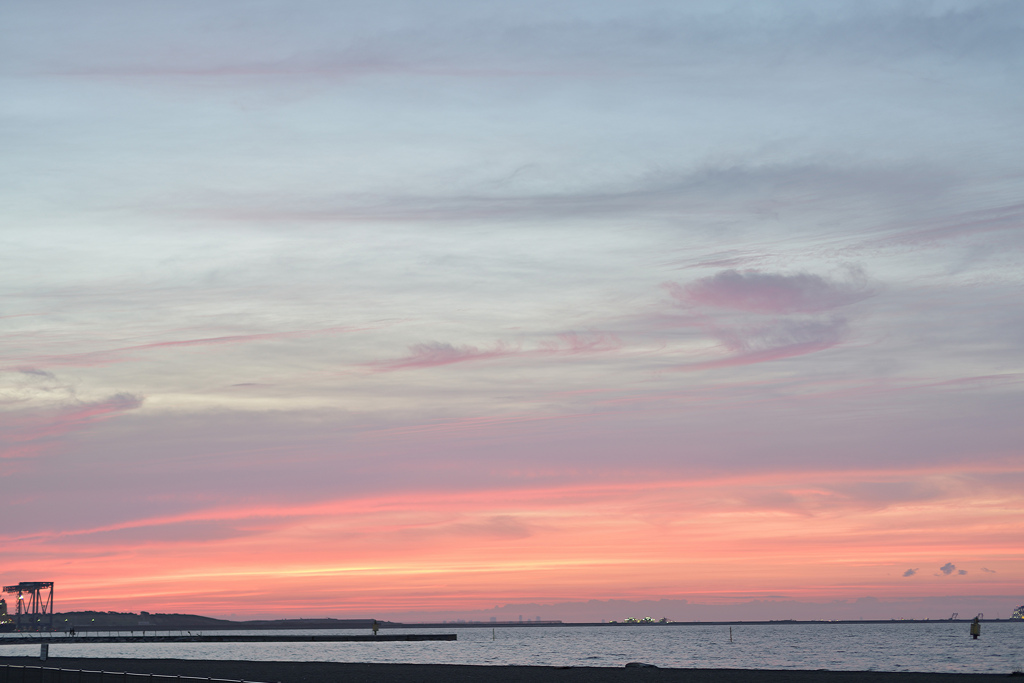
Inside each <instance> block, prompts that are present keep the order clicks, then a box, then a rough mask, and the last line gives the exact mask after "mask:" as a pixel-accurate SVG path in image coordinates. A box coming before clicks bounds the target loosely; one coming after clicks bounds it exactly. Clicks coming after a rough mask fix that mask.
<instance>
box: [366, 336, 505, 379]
mask: <svg viewBox="0 0 1024 683" xmlns="http://www.w3.org/2000/svg"><path fill="white" fill-rule="evenodd" d="M517 350H518V349H516V348H514V347H511V346H507V345H505V344H502V343H499V344H498V345H497V346H495V348H493V349H491V350H489V351H488V350H481V349H479V348H477V347H476V346H471V345H469V344H465V345H461V346H454V345H452V344H446V343H442V342H429V343H427V344H413V345H412V346H410V347H409V351H410V353H409V355H408V356H405V357H404V358H399V359H397V360H393V361H389V362H385V363H379V364H376V367H377V370H378V372H387V371H391V370H406V369H416V368H433V367H437V366H439V365H451V364H452V363H464V362H466V361H471V360H486V359H489V358H502V357H504V356H511V355H513V354H514V353H516V352H517Z"/></svg>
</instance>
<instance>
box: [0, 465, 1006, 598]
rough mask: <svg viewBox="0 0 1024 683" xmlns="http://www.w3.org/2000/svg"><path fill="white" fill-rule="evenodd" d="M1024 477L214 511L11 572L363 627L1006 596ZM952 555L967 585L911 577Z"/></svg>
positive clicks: (57, 549)
mask: <svg viewBox="0 0 1024 683" xmlns="http://www.w3.org/2000/svg"><path fill="white" fill-rule="evenodd" d="M1019 474H1020V472H1019V471H1014V472H1004V473H1002V477H1000V475H999V473H997V472H994V471H991V470H989V471H982V472H975V471H971V472H966V471H962V472H956V471H952V470H949V469H946V470H943V469H941V468H936V469H934V470H931V471H923V472H922V471H918V472H843V473H801V474H792V473H790V474H785V475H784V474H778V473H776V474H772V475H767V476H764V477H756V476H742V477H735V478H717V479H712V480H705V481H675V482H664V481H663V482H649V483H647V482H634V483H625V484H605V485H588V486H578V487H572V486H562V487H555V488H538V489H519V490H496V491H474V492H470V493H452V494H439V493H430V494H419V495H417V494H410V495H407V496H395V495H389V496H381V497H377V498H365V499H350V500H335V501H320V502H315V503H308V504H299V505H294V506H284V505H279V506H266V507H258V506H253V507H233V508H230V507H224V508H211V509H207V510H197V511H195V512H192V513H189V514H186V515H179V516H174V517H163V518H153V519H148V520H146V519H140V520H136V521H134V522H132V523H129V524H121V525H113V526H110V527H105V528H97V529H81V530H77V531H74V532H63V533H55V534H53V535H36V536H30V537H21V538H18V537H7V538H6V539H4V543H5V547H6V548H7V549H8V551H9V553H10V556H12V557H15V558H18V561H17V563H14V566H12V568H11V570H10V571H13V572H15V573H17V572H21V571H27V569H22V568H21V567H25V568H27V567H30V566H32V565H33V564H35V563H36V562H38V561H39V560H41V559H43V558H44V557H46V556H50V557H53V556H55V555H58V554H59V555H60V556H62V557H63V558H64V561H63V562H59V563H58V562H48V563H47V564H48V565H49V566H51V567H53V570H54V571H53V572H52V575H49V576H47V577H45V579H46V580H54V581H56V583H57V585H58V587H59V597H60V607H59V609H62V610H65V611H75V610H86V609H100V610H111V609H113V610H124V611H138V610H147V611H151V612H173V611H177V612H195V613H215V614H222V613H226V612H231V613H236V614H247V613H253V614H266V613H276V614H280V615H282V616H312V615H323V616H346V615H349V616H359V615H362V614H366V613H368V611H372V612H373V613H375V614H382V613H387V612H389V611H393V612H409V611H416V610H440V609H449V610H450V609H481V608H485V607H492V606H493V605H494V604H495V603H502V602H515V601H524V600H526V601H549V602H551V601H571V600H588V599H593V598H600V599H608V598H626V599H632V598H637V599H639V598H644V597H649V596H651V595H656V596H662V597H686V598H689V599H691V600H698V601H699V600H701V599H703V600H730V599H739V597H741V596H757V595H783V596H786V597H788V598H792V599H807V600H814V599H822V598H824V597H826V596H828V597H830V598H831V599H843V598H856V597H860V596H863V595H865V594H870V595H874V596H876V597H878V596H914V595H928V594H934V593H937V592H943V591H948V590H949V589H950V587H951V585H953V584H954V583H955V582H956V583H957V589H958V590H962V591H968V592H971V593H976V594H1003V593H1006V592H1012V590H1013V589H1014V587H1015V586H1019V585H1020V582H1021V578H1022V577H1021V574H1020V571H1021V570H1020V566H1021V562H1020V561H1021V559H1024V550H1022V549H1021V548H1020V547H1019V544H1017V545H1014V544H1010V543H1007V539H1013V538H1021V537H1022V531H1024V521H1022V520H1024V499H1022V497H1021V496H1020V494H1019V493H1018V491H1017V489H1016V487H1014V486H1012V485H1010V486H1006V485H1000V483H999V480H1000V479H1001V478H1002V479H1004V480H1005V479H1006V478H1007V475H1011V476H1010V477H1009V478H1010V479H1012V478H1013V476H1012V475H1019ZM907 477H913V478H914V480H915V481H922V480H926V481H927V480H930V481H932V483H933V484H934V485H935V490H936V491H940V490H941V491H943V493H942V495H939V494H934V493H933V495H932V496H931V497H930V498H929V499H927V500H911V501H903V502H899V501H890V502H887V503H881V502H879V503H877V504H876V506H875V507H874V508H871V507H870V506H867V505H866V504H865V503H864V502H863V500H857V499H854V498H852V497H850V496H848V495H845V494H844V489H847V488H849V487H851V486H866V485H872V484H885V483H895V482H899V481H901V480H905V479H906V478H907ZM968 478H970V479H974V480H985V484H984V487H983V488H986V489H987V490H988V497H986V498H977V497H973V495H972V497H964V496H962V495H961V494H960V493H959V492H958V490H957V489H958V486H957V482H958V481H961V480H964V479H968ZM837 482H841V483H838V484H837ZM975 484H976V485H975V486H973V487H971V490H972V491H973V492H974V493H975V494H976V492H977V491H978V490H979V487H978V485H977V481H976V482H975ZM203 525H207V526H206V527H204V526H203ZM207 527H208V528H207ZM180 534H184V535H185V536H187V537H188V541H187V542H182V541H181V540H180V538H178V535H180ZM204 534H206V535H207V538H206V539H205V540H203V535H204ZM948 557H956V558H960V559H959V562H960V564H961V566H962V567H965V568H967V569H969V570H970V572H969V574H967V575H955V576H948V575H943V574H941V573H938V572H937V570H934V571H933V570H928V571H921V572H920V574H919V575H917V576H913V577H904V576H903V572H904V571H905V570H907V569H908V568H918V567H923V566H924V567H927V566H929V565H934V567H939V566H940V565H941V564H943V563H944V562H945V561H946V558H948ZM975 565H977V566H975ZM982 567H984V571H983V570H982ZM933 574H937V575H935V576H933ZM285 586H287V587H285ZM311 596H315V598H314V597H311Z"/></svg>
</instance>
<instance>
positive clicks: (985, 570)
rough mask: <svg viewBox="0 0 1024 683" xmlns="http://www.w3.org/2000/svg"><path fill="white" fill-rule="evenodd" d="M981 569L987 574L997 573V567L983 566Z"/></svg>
mask: <svg viewBox="0 0 1024 683" xmlns="http://www.w3.org/2000/svg"><path fill="white" fill-rule="evenodd" d="M981 571H983V572H985V573H986V574H995V573H996V570H995V569H989V568H988V567H982V568H981Z"/></svg>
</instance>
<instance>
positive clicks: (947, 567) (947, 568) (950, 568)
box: [939, 562, 956, 576]
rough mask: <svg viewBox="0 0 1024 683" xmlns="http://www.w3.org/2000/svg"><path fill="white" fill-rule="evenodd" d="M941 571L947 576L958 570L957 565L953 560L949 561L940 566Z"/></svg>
mask: <svg viewBox="0 0 1024 683" xmlns="http://www.w3.org/2000/svg"><path fill="white" fill-rule="evenodd" d="M939 571H940V572H942V573H943V574H945V575H946V576H949V575H950V574H952V573H953V572H955V571H956V565H955V564H953V563H952V562H947V563H946V564H944V565H942V566H941V567H939Z"/></svg>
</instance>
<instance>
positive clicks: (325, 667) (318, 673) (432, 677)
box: [0, 656, 1024, 683]
mask: <svg viewBox="0 0 1024 683" xmlns="http://www.w3.org/2000/svg"><path fill="white" fill-rule="evenodd" d="M4 665H12V666H29V667H45V668H54V669H70V670H84V671H107V672H117V673H135V674H154V675H162V676H185V677H196V678H219V679H226V680H231V681H251V682H254V683H336V682H338V681H344V682H345V683H449V682H451V683H477V682H478V681H479V682H481V683H482V682H484V681H486V682H487V683H627V682H636V681H643V682H647V681H650V682H652V683H939V682H942V683H995V681H996V679H1010V680H1013V681H1024V678H1022V677H1019V676H1011V675H1010V672H1007V673H1005V674H985V673H922V672H903V671H830V670H813V671H812V670H801V669H669V668H633V667H625V666H623V667H552V666H494V665H469V664H361V663H348V662H254V661H239V660H210V659H120V658H92V657H50V658H49V659H48V660H46V661H42V660H40V659H39V658H38V657H6V656H0V668H3V667H4Z"/></svg>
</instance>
